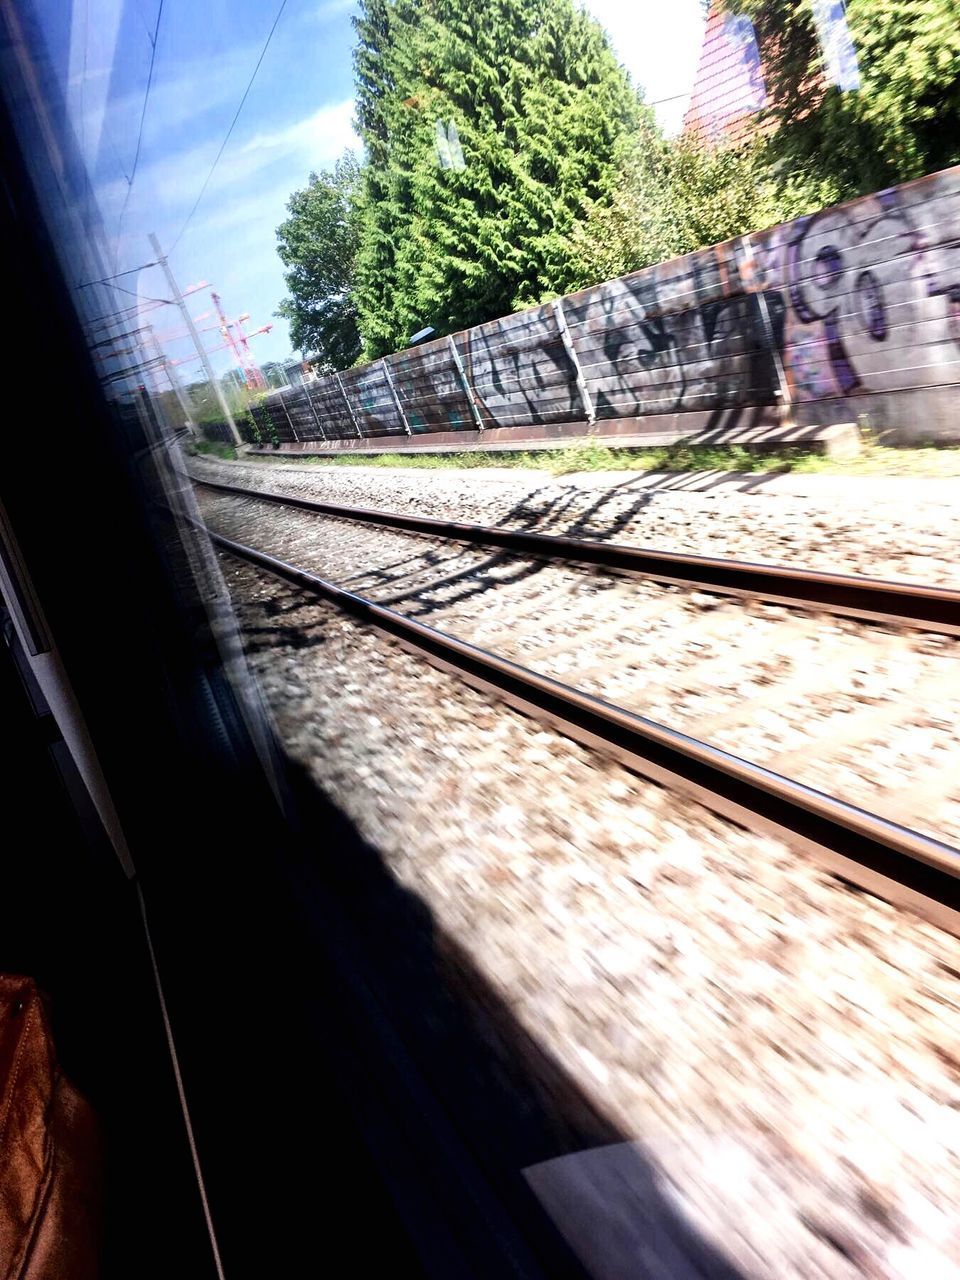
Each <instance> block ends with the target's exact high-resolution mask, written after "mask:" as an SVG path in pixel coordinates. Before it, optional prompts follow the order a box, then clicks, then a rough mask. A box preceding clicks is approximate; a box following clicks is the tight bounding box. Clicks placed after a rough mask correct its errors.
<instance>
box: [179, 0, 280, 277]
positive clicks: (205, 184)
mask: <svg viewBox="0 0 960 1280" xmlns="http://www.w3.org/2000/svg"><path fill="white" fill-rule="evenodd" d="M286 7H287V0H281V3H280V8H279V9H278V10H277V16H276V17H275V18H274V20H273V26H272V27H271V28H270V32H269V34H268V36H267V38H266V41H265V42H264V46H263V48H262V49H261V50H260V57H259V58H258V59H257V65H256V66H255V67H254V68H253V74H252V75H251V77H250V79H249V80H248V81H247V87H246V88H245V89H244V91H243V97H242V98H241V99H240V105H239V106H238V107H237V109H236V111H235V112H234V116H233V119H232V120H231V121H230V128H229V129H228V130H227V132H226V134H225V135H224V139H223V142H221V143H220V150H219V151H218V152H217V154H216V157H215V159H214V161H213V164H212V165H211V166H210V172H209V173H208V174H207V176H206V177H205V178H204V180H203V186H202V187H201V188H200V194H199V195H198V196H197V198H196V200H194V202H193V208H192V209H191V210H190V212H189V213H188V214H187V218H186V221H185V222H184V224H183V226H182V227H181V228H180V233H179V235H178V236H177V237H176V239H175V240H174V242H173V244H172V245H171V246H170V248H169V249H168V250H167V253H168V256H169V254H171V253H173V251H174V249H176V247H177V245H178V244H179V243H180V241H181V240H182V239H183V233H184V232H185V231H186V229H187V227H188V226H189V225H190V221H191V219H192V218H193V215H194V214H195V213H196V212H197V209H198V208H199V207H200V201H201V200H202V199H203V197H204V195H205V194H206V190H207V187H208V186H209V185H210V179H211V178H212V177H213V174H214V170H215V169H216V167H217V165H218V164H219V163H220V157H221V156H222V155H223V153H224V151H225V150H226V147H227V143H228V142H229V141H230V135H231V134H232V133H233V130H234V126H235V125H236V123H237V121H238V120H239V119H240V112H241V111H242V110H243V104H244V103H245V102H246V100H247V96H248V94H249V93H250V90H251V89H252V88H253V82H254V80H256V78H257V72H258V71H259V70H260V64H261V63H262V62H263V59H264V57H265V56H266V53H267V50H268V49H269V48H270V41H271V40H272V39H273V33H274V32H275V31H276V29H277V24H278V23H279V21H280V18H281V16H282V14H283V11H284V9H285V8H286Z"/></svg>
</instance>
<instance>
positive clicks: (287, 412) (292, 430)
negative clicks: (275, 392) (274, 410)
mask: <svg viewBox="0 0 960 1280" xmlns="http://www.w3.org/2000/svg"><path fill="white" fill-rule="evenodd" d="M280 407H281V409H283V412H284V416H285V417H286V419H287V422H289V424H290V434H291V435H292V436H293V438H294V440H295V441H296V443H297V444H299V443H300V437H299V436H298V435H297V429H296V427H295V426H294V425H293V419H292V418H291V417H290V410H289V409H288V408H287V406H286V403H285V402H284V399H283V392H281V393H280Z"/></svg>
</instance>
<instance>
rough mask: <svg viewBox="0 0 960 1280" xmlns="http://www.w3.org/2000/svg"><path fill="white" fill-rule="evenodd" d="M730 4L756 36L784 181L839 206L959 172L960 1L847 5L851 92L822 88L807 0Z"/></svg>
mask: <svg viewBox="0 0 960 1280" xmlns="http://www.w3.org/2000/svg"><path fill="white" fill-rule="evenodd" d="M728 3H729V6H730V7H731V8H735V9H736V11H737V12H742V13H745V14H746V15H747V16H748V17H749V18H750V19H751V20H752V21H753V24H754V27H755V29H756V32H757V39H758V43H759V46H760V50H761V54H762V57H763V61H764V68H765V71H766V78H767V88H768V92H769V95H770V100H771V105H770V107H769V110H768V113H767V115H768V118H769V120H770V122H771V123H772V124H773V125H774V126H775V127H774V129H773V130H772V132H771V133H770V136H769V141H768V144H767V146H768V153H769V158H770V160H771V162H772V163H773V164H774V165H775V166H776V172H777V173H778V174H781V175H784V176H786V175H790V178H791V180H792V181H793V182H794V184H795V185H796V184H800V183H802V182H804V181H808V182H809V183H810V184H811V185H812V186H813V187H814V188H815V189H816V190H817V191H818V192H819V193H822V192H824V191H827V192H828V193H829V194H830V196H831V197H832V198H833V199H841V198H845V197H849V196H855V195H861V194H865V193H866V192H868V191H874V190H876V189H877V188H880V187H884V186H888V185H890V184H892V183H895V182H902V181H905V180H907V179H909V178H916V177H919V176H921V175H922V174H924V173H929V172H932V171H934V170H936V169H942V168H946V167H947V166H948V165H952V164H956V163H958V162H960V7H958V3H957V0H847V2H846V14H845V16H846V21H847V26H848V29H849V34H850V38H851V40H852V43H853V47H854V49H855V51H856V55H857V63H858V68H859V79H860V87H859V89H847V90H841V89H839V88H837V87H835V86H830V85H827V84H826V77H825V75H824V69H825V63H824V59H823V54H822V51H821V48H820V44H819V40H818V36H817V29H816V24H815V22H814V10H813V6H812V4H811V0H799V3H798V0H728ZM827 202H829V200H828V201H827Z"/></svg>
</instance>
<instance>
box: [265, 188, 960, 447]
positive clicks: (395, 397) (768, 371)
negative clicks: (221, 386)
mask: <svg viewBox="0 0 960 1280" xmlns="http://www.w3.org/2000/svg"><path fill="white" fill-rule="evenodd" d="M390 371H392V372H390ZM335 381H336V380H335V379H329V378H328V379H321V380H320V381H319V382H318V383H316V384H314V386H313V387H312V388H311V389H306V390H304V389H298V390H297V391H296V392H295V393H294V392H284V393H277V395H276V396H275V397H271V399H276V400H277V401H278V402H279V404H280V405H281V406H282V405H283V404H285V403H286V400H290V401H291V406H290V407H291V410H292V412H291V414H290V419H291V422H292V424H293V426H294V428H295V429H296V431H297V433H298V438H299V432H300V431H301V430H303V431H310V430H311V427H310V420H309V417H308V415H306V414H305V413H302V412H300V406H299V405H294V404H293V399H294V398H295V397H302V396H308V397H309V399H310V405H311V406H312V411H313V414H314V417H315V418H317V419H318V420H319V422H318V430H316V431H315V432H314V437H315V438H318V437H319V434H320V431H319V425H322V429H323V431H324V432H325V434H326V436H327V438H339V437H343V438H346V437H348V436H354V437H355V436H357V435H358V434H361V435H364V436H368V437H375V436H378V435H396V434H403V433H405V431H406V429H407V428H409V429H410V430H411V431H415V432H417V433H421V432H430V431H450V430H460V431H463V430H471V429H472V428H473V427H474V426H475V425H476V424H475V415H477V416H479V418H480V420H481V422H482V424H483V426H485V427H508V428H517V429H518V430H519V429H522V428H532V427H543V426H544V425H549V424H550V423H557V424H559V423H564V422H576V421H581V420H584V419H587V420H590V421H592V420H594V418H596V419H606V420H610V419H616V418H630V419H636V418H644V417H656V416H658V415H665V414H667V415H676V414H681V413H692V412H697V413H700V414H706V415H707V416H708V418H709V416H710V415H711V414H719V413H720V412H721V411H724V410H727V409H736V408H739V407H763V406H772V405H775V404H776V403H777V402H778V400H786V401H789V402H790V403H792V404H797V403H799V402H810V401H818V400H840V401H842V400H844V399H846V398H857V399H858V400H859V399H860V398H861V397H864V396H884V395H902V394H904V393H907V392H911V391H917V390H924V389H929V388H951V387H955V386H956V385H957V384H958V383H960V169H952V170H948V171H946V172H944V173H941V174H935V175H933V176H932V177H929V178H924V179H921V180H920V181H918V182H914V183H910V184H908V185H906V186H903V187H897V188H893V189H891V190H888V191H882V192H879V193H877V194H876V195H871V196H868V197H865V198H864V199H861V200H856V201H852V202H851V203H849V204H846V205H842V206H839V207H837V208H832V209H825V210H823V211H822V212H820V213H817V214H814V215H812V216H809V217H805V218H800V219H798V220H797V221H796V222H792V223H788V224H785V225H783V226H779V227H774V228H772V229H771V230H769V231H764V232H760V233H758V234H757V235H755V236H749V237H742V238H740V239H738V240H734V241H730V242H728V243H726V244H722V245H716V246H713V247H711V248H709V249H703V250H700V251H699V252H697V253H692V254H689V255H687V256H686V257H683V258H678V259H676V260H674V261H671V262H666V263H661V264H659V265H658V266H655V267H650V268H648V269H646V270H644V271H638V272H635V273H634V274H632V275H629V276H624V277H622V278H620V279H616V280H609V281H605V282H604V283H603V284H599V285H596V286H594V287H592V288H590V289H585V290H583V291H582V292H580V293H577V294H573V295H571V296H569V297H567V298H564V299H562V300H561V302H560V303H559V304H557V305H552V306H551V305H544V306H541V307H535V308H532V309H531V310H529V311H525V312H520V313H518V314H516V315H512V316H505V317H503V318H502V319H499V320H495V321H491V322H490V323H489V324H485V325H480V326H478V327H477V328H475V329H470V330H467V331H465V332H463V333H459V334H455V335H454V336H453V339H452V340H451V339H446V338H444V339H440V340H438V341H435V342H432V343H428V344H424V345H423V346H419V347H417V348H416V349H414V350H411V351H407V352H401V353H399V354H398V355H396V356H391V357H389V359H388V360H387V361H386V362H384V361H377V362H374V363H373V364H370V365H367V366H365V367H363V368H360V369H353V370H350V371H349V373H344V374H342V375H340V379H339V382H340V384H341V385H342V388H343V390H342V393H341V391H340V388H339V387H336V388H335V387H334V383H335ZM328 384H329V385H328ZM284 397H286V400H285V399H284ZM344 401H346V402H348V407H349V409H350V416H347V415H346V414H345V413H344V407H345V406H344ZM398 405H399V408H398ZM327 414H329V415H330V416H329V417H327V416H326V415H327ZM272 416H273V418H274V422H275V424H276V430H277V431H280V432H281V433H282V432H283V430H285V429H286V428H285V427H284V422H283V421H278V419H280V418H281V417H282V416H283V415H280V414H274V415H272ZM283 438H286V436H284V437H283ZM304 438H310V437H309V436H306V437H304Z"/></svg>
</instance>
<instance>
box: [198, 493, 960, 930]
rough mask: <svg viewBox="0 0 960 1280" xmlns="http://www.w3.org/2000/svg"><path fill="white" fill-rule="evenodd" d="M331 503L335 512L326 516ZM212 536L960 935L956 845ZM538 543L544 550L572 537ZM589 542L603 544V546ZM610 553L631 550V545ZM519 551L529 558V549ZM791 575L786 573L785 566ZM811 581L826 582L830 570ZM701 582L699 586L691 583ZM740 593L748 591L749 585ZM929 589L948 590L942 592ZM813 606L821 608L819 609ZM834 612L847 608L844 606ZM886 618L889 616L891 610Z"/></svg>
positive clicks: (302, 503)
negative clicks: (554, 543) (543, 543)
mask: <svg viewBox="0 0 960 1280" xmlns="http://www.w3.org/2000/svg"><path fill="white" fill-rule="evenodd" d="M204 483H206V482H204ZM207 487H210V488H214V489H219V490H221V491H224V492H232V493H235V494H237V495H238V496H243V497H251V498H256V499H258V500H261V499H264V495H262V494H260V493H259V492H257V491H255V490H242V489H238V488H236V487H235V486H227V485H207ZM266 500H271V499H269V498H268V499H266ZM272 500H273V501H279V502H284V501H285V500H284V499H281V498H280V496H279V495H274V496H273V498H272ZM285 505H292V506H299V507H303V508H306V509H308V510H309V509H313V510H319V511H323V513H324V514H340V512H341V509H340V508H338V507H333V506H332V504H322V503H315V502H311V501H306V500H303V499H295V500H293V501H292V502H289V503H285ZM330 507H332V510H325V508H330ZM375 514H381V515H382V514H383V513H375ZM398 518H399V519H403V520H408V519H409V520H411V521H416V522H417V523H421V524H429V525H433V524H442V525H446V523H447V522H433V521H430V522H425V521H419V520H418V519H417V518H416V517H398ZM453 527H454V528H460V527H461V526H453ZM468 527H469V526H468ZM417 531H418V532H420V531H426V530H417ZM497 532H501V531H497ZM524 536H526V537H530V536H532V535H524ZM533 536H536V537H538V538H539V537H541V535H533ZM211 537H212V538H213V541H214V543H215V544H216V545H217V546H219V547H220V548H221V549H222V550H224V551H226V552H228V553H229V554H231V555H233V556H237V557H239V558H241V559H243V560H245V561H247V562H248V563H250V564H252V565H254V566H256V567H258V568H259V569H262V570H265V571H267V572H268V573H271V574H273V575H275V576H276V577H278V578H281V579H283V580H285V581H286V582H289V583H291V584H292V585H294V586H295V587H298V588H300V589H302V590H305V591H307V592H310V593H312V594H314V595H315V596H318V597H319V598H321V599H323V600H326V601H328V602H330V603H332V604H334V605H336V606H337V607H338V608H340V609H342V610H344V611H346V612H347V613H349V614H350V615H352V616H353V617H355V618H358V619H360V620H361V621H363V622H365V623H367V624H369V625H371V626H372V627H374V628H375V629H376V630H377V631H379V632H380V633H382V634H384V635H386V636H389V637H390V638H392V639H393V640H395V641H397V642H399V643H400V644H401V645H402V646H403V647H404V648H406V649H408V650H410V651H412V652H414V653H416V654H418V655H419V656H421V657H424V658H426V659H427V660H429V661H430V662H432V663H433V664H434V665H436V666H439V667H441V668H442V669H444V670H447V671H450V672H453V673H454V674H456V675H457V676H458V677H459V678H461V679H463V680H465V681H466V682H467V683H468V684H470V685H472V686H473V687H475V688H477V689H479V690H481V691H482V692H484V693H485V694H487V695H492V696H495V697H497V698H499V699H501V700H502V701H504V702H506V703H508V704H509V705H511V706H513V707H515V708H517V709H518V710H521V711H523V712H524V713H526V714H528V715H530V716H533V717H534V718H535V719H537V720H539V721H541V722H543V723H546V724H548V725H550V726H551V727H553V728H556V729H558V730H560V731H561V732H562V733H565V734H567V735H568V736H570V737H571V738H574V739H575V740H577V741H579V742H581V743H583V744H585V745H587V746H589V747H591V748H594V749H597V750H600V751H602V752H604V753H606V754H607V755H609V756H612V757H613V758H615V759H617V760H619V761H620V762H621V763H623V764H625V765H626V766H627V767H628V768H630V769H632V770H634V771H635V772H637V773H638V774H641V775H643V776H645V777H648V778H652V779H653V780H655V781H656V782H659V783H662V784H666V785H668V786H671V787H675V788H679V789H681V790H682V791H684V792H685V793H687V794H690V795H692V796H694V797H695V798H696V799H697V800H699V801H700V802H701V803H703V804H705V805H706V806H707V807H708V808H710V809H712V810H713V811H715V812H718V813H720V814H722V815H724V816H725V817H727V818H732V819H733V820H734V821H737V822H739V823H741V824H743V825H745V826H748V827H751V828H753V829H760V830H762V831H764V832H767V833H774V834H776V835H777V836H779V837H781V838H783V839H785V840H786V841H788V842H789V843H790V844H791V845H793V846H794V847H797V848H799V849H800V850H801V851H803V852H804V853H806V854H809V855H811V856H813V857H814V858H816V859H817V860H818V861H819V862H820V863H821V864H822V865H824V866H826V867H827V868H828V869H829V870H831V871H832V872H834V873H835V874H837V875H838V876H840V877H842V878H843V879H845V880H847V881H849V882H851V883H853V884H855V885H857V886H858V887H861V888H864V889H867V890H868V891H870V892H872V893H875V894H877V895H878V896H881V897H883V898H886V899H887V900H889V901H892V902H894V903H896V904H898V905H901V906H906V907H908V908H910V909H912V910H914V911H916V912H917V913H918V914H921V915H923V916H924V917H926V918H927V919H929V920H931V921H933V922H934V923H936V924H937V925H939V926H940V927H942V928H945V929H948V930H950V931H951V932H953V933H960V850H958V849H957V848H955V847H954V846H952V845H950V844H947V843H945V842H943V841H940V840H938V839H935V838H933V837H931V836H928V835H924V834H922V833H920V832H917V831H915V830H912V829H910V828H909V827H906V826H902V825H899V824H897V823H896V822H893V821H890V820H889V819H886V818H884V817H882V816H880V815H878V814H876V813H873V812H870V811H869V810H866V809H863V808H859V807H857V806H855V805H852V804H849V803H847V802H845V801H843V800H840V799H838V798H836V797H834V796H830V795H828V794H826V793H824V792H822V791H819V790H817V789H816V788H813V787H810V786H807V785H805V784H804V783H802V782H799V781H797V780H795V779H792V778H790V777H787V776H784V775H782V774H779V773H776V772H774V771H772V770H770V769H767V768H764V767H763V766H761V765H757V764H754V763H751V762H750V761H747V760H744V759H742V758H740V757H738V756H736V755H734V754H732V753H730V752H727V751H724V750H722V749H720V748H718V747H716V746H713V745H711V744H710V743H709V742H706V741H703V740H700V739H698V738H696V737H692V736H690V735H688V734H685V733H683V732H680V731H679V730H676V729H672V728H670V727H668V726H666V725H664V724H660V723H658V722H656V721H654V720H651V719H648V718H646V717H644V716H642V715H639V714H637V713H635V712H632V711H629V710H627V709H626V708H624V707H621V706H619V705H616V704H614V703H611V702H608V701H606V700H604V699H603V698H600V697H597V696H595V695H593V694H590V693H587V692H585V691H584V690H582V689H579V688H577V687H575V686H573V685H569V684H566V683H563V682H562V681H559V680H556V679H554V678H552V677H550V676H546V675H543V674H541V673H538V672H536V671H533V670H531V669H530V668H528V667H525V666H523V665H521V664H519V663H517V662H514V661H512V660H510V659H508V658H505V657H503V656H501V655H498V654H497V653H495V652H491V651H489V650H487V649H484V648H481V647H478V646H477V645H473V644H470V643H469V642H467V641H465V640H462V639H460V638H458V637H455V636H453V635H450V634H449V633H447V632H444V631H441V630H438V629H436V628H434V627H431V626H429V625H427V624H425V623H423V622H421V621H418V620H416V619H414V618H411V617H409V616H407V615H406V614H403V613H399V612H397V611H396V610H394V609H391V608H389V607H387V606H385V605H382V604H378V603H376V602H375V601H373V600H370V599H368V598H366V597H365V596H362V595H359V594H356V593H354V592H351V591H347V590H345V589H344V588H342V587H339V586H337V585H336V584H334V583H333V582H330V581H328V580H326V579H324V578H321V577H319V576H317V575H316V574H313V573H310V572H308V571H307V570H305V569H302V568H299V567H298V566H296V565H293V564H290V563H287V562H285V561H283V560H281V559H278V558H277V557H275V556H273V555H270V554H269V553H267V552H265V551H260V550H257V549H256V548H254V547H250V546H247V545H245V544H243V543H240V542H237V541H235V540H233V539H231V538H228V537H225V536H224V535H222V534H218V533H215V532H211ZM545 540H546V541H547V542H549V543H552V542H554V541H562V542H572V541H573V540H570V539H557V540H555V539H553V538H547V539H545ZM501 545H502V544H501ZM586 545H589V546H596V547H598V548H604V549H607V548H606V544H586ZM618 550H627V551H629V550H631V548H619V549H618ZM524 551H525V553H526V554H529V550H528V548H527V547H525V548H524ZM558 555H559V556H560V558H563V559H570V558H571V557H570V556H569V554H568V553H562V554H561V553H558ZM679 558H683V559H685V557H679ZM690 559H696V557H690ZM719 563H727V564H733V563H734V562H719ZM618 567H619V566H618ZM787 572H790V573H791V574H792V572H793V571H787ZM645 576H649V574H645ZM813 576H814V577H817V578H825V577H830V576H831V575H822V574H818V575H813ZM670 580H671V581H677V578H676V577H671V579H670ZM867 581H871V580H867ZM698 585H705V584H702V583H699V582H698ZM886 585H894V586H899V585H901V584H882V583H881V584H879V586H881V587H883V586H886ZM717 589H719V588H717ZM926 590H927V591H929V590H930V589H926ZM743 593H744V594H747V592H746V589H745V588H744V589H743ZM750 594H753V593H752V592H751V593H750ZM934 594H943V595H945V596H955V595H956V593H953V592H949V591H943V592H934ZM898 598H900V597H898ZM817 607H818V608H820V607H826V606H824V605H821V604H819V602H818V604H817ZM838 607H839V606H838ZM842 611H843V612H847V611H848V610H847V609H846V608H843V609H842ZM859 616H862V614H861V615H859ZM871 616H873V613H872V612H871ZM883 616H885V617H887V618H889V615H887V614H884V615H883ZM896 620H897V621H900V622H903V621H905V620H906V619H905V616H904V614H903V612H902V611H901V612H900V613H899V614H897V615H896ZM917 625H923V624H920V623H918V624H917ZM926 626H928V627H930V628H931V629H936V630H940V631H942V630H944V629H945V628H944V627H943V626H942V625H941V626H939V627H937V628H933V624H932V622H930V621H928V622H927V623H926Z"/></svg>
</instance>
